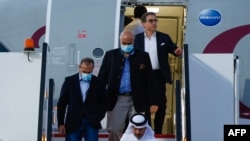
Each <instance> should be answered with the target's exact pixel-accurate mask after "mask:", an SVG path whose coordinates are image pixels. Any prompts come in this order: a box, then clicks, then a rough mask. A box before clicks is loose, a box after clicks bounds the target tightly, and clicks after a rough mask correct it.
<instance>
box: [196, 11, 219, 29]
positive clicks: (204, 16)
mask: <svg viewBox="0 0 250 141" xmlns="http://www.w3.org/2000/svg"><path fill="white" fill-rule="evenodd" d="M199 20H200V22H201V23H202V24H203V25H206V26H214V25H217V24H218V23H219V22H220V21H221V14H220V12H218V11H217V10H214V9H205V10H202V11H201V12H200V14H199Z"/></svg>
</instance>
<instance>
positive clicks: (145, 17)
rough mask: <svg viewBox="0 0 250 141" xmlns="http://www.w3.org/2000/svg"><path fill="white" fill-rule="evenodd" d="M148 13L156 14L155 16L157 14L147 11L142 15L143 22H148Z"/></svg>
mask: <svg viewBox="0 0 250 141" xmlns="http://www.w3.org/2000/svg"><path fill="white" fill-rule="evenodd" d="M148 15H154V16H156V14H155V13H154V12H147V13H145V14H143V15H142V17H141V21H142V22H143V23H145V22H146V20H147V16H148Z"/></svg>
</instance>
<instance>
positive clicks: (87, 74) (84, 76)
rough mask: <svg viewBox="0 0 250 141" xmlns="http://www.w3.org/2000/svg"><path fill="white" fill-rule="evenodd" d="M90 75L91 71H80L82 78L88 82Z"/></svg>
mask: <svg viewBox="0 0 250 141" xmlns="http://www.w3.org/2000/svg"><path fill="white" fill-rule="evenodd" d="M91 77H92V74H91V73H84V72H82V80H84V81H87V82H89V81H90V80H91Z"/></svg>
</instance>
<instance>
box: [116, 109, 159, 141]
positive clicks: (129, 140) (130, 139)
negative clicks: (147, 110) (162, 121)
mask: <svg viewBox="0 0 250 141" xmlns="http://www.w3.org/2000/svg"><path fill="white" fill-rule="evenodd" d="M133 127H134V128H145V127H146V130H145V133H144V135H143V136H142V138H141V139H139V140H138V139H137V138H136V137H135V136H134V133H133ZM120 141H156V139H155V136H154V131H153V130H152V128H151V127H150V126H149V124H148V121H147V119H146V117H145V115H143V114H140V113H136V114H134V115H133V116H132V117H131V119H130V121H129V124H128V127H127V129H126V131H125V133H124V134H123V135H122V138H121V140H120Z"/></svg>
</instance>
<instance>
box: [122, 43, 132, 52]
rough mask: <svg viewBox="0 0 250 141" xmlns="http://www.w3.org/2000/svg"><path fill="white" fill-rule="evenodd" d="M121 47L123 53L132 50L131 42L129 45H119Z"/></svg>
mask: <svg viewBox="0 0 250 141" xmlns="http://www.w3.org/2000/svg"><path fill="white" fill-rule="evenodd" d="M121 49H122V51H123V52H125V53H130V52H132V51H133V49H134V46H133V45H132V44H130V45H121Z"/></svg>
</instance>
